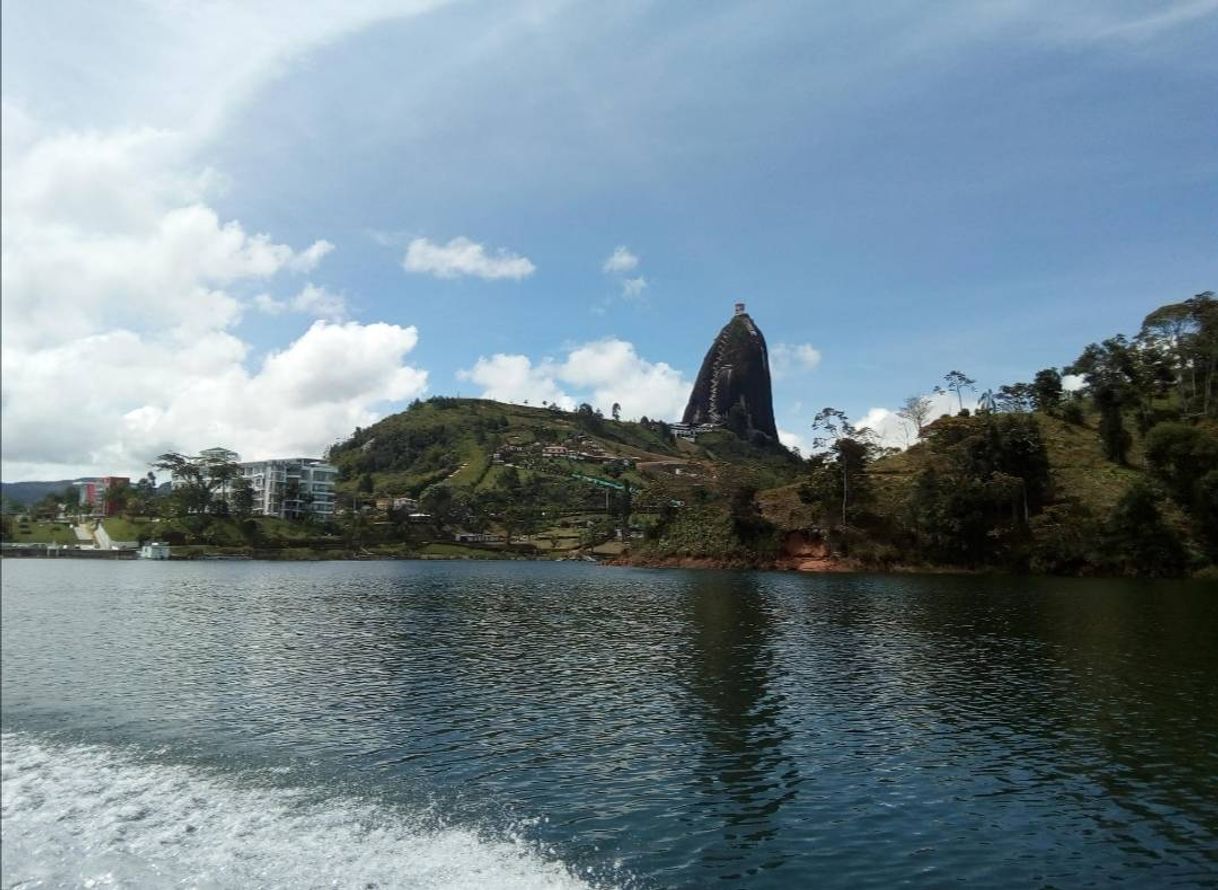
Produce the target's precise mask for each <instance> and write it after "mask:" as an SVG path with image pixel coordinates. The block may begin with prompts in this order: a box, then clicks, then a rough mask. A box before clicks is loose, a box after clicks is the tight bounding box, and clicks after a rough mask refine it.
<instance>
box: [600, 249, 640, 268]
mask: <svg viewBox="0 0 1218 890" xmlns="http://www.w3.org/2000/svg"><path fill="white" fill-rule="evenodd" d="M638 265H639V258H638V257H637V256H636V255H635V254H633V253H631V252H630V249H629V248H627V247H626V246H625V245H618V246H617V247H615V248H614V249H613V253H611V254H610V255H609V258H608V259H607V260H605V263H604V265H603V266H601V271H602V272H604V273H605V274H606V275H622V274H624V273H626V272H633V271H634V270H635V269H636V268H638Z"/></svg>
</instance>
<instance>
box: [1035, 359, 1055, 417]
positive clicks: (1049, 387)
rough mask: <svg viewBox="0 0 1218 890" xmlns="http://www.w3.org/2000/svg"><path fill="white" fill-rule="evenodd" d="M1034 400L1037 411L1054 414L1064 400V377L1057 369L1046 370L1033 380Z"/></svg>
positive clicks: (1037, 374)
mask: <svg viewBox="0 0 1218 890" xmlns="http://www.w3.org/2000/svg"><path fill="white" fill-rule="evenodd" d="M1032 399H1033V400H1034V401H1035V403H1036V410H1038V411H1045V412H1047V413H1052V412H1053V411H1055V410H1057V406H1058V405H1060V404H1061V400H1062V375H1061V373H1060V372H1058V370H1057V368H1044V369H1043V370H1040V371H1037V372H1036V377H1035V378H1033V380H1032Z"/></svg>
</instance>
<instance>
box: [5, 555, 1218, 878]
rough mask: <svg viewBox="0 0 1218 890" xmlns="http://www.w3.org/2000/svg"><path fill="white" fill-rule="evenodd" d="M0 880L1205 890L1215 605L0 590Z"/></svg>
mask: <svg viewBox="0 0 1218 890" xmlns="http://www.w3.org/2000/svg"><path fill="white" fill-rule="evenodd" d="M2 572H3V601H2V619H3V621H2V624H3V648H2V652H3V674H2V676H3V689H2V692H3V696H2V699H0V702H2V707H0V723H2V728H3V746H2V747H3V825H2V828H3V831H2V835H0V836H2V845H3V849H2V854H3V855H2V860H0V861H2V870H3V886H4V887H6V888H9V887H21V888H28V887H58V886H72V887H75V886H91V887H108V886H123V887H168V886H192V887H255V886H260V887H285V888H288V887H291V888H298V887H332V886H333V887H352V888H371V887H377V888H388V887H419V888H432V887H471V888H473V887H477V888H481V890H488V888H500V887H584V886H592V887H637V888H650V887H689V888H695V887H725V888H726V887H850V888H857V887H885V888H887V887H893V886H904V887H914V888H917V887H943V886H948V885H959V886H986V887H1013V888H1014V887H1018V888H1024V887H1107V886H1110V885H1112V884H1115V883H1117V882H1118V881H1119V882H1123V884H1124V886H1130V887H1200V886H1218V586H1215V585H1213V584H1210V585H1206V584H1190V583H1182V582H1177V583H1142V582H1124V581H1065V580H1063V581H1056V580H1044V579H1010V578H1008V579H1000V578H974V577H927V576H923V577H912V576H907V577H888V576H866V575H823V576H799V575H793V574H778V573H754V574H746V573H717V572H685V571H648V570H632V569H609V568H600V567H596V566H588V565H577V564H543V563H456V562H373V563H294V564H289V563H253V562H232V563H223V562H207V563H165V562H86V561H66V560H65V561H47V560H7V561H5V562H4V563H3V569H2Z"/></svg>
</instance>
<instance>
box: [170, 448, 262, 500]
mask: <svg viewBox="0 0 1218 890" xmlns="http://www.w3.org/2000/svg"><path fill="white" fill-rule="evenodd" d="M152 466H153V467H155V468H156V469H158V470H165V471H166V472H168V473H169V474H170V477H171V478H172V479H173V498H174V500H175V502H176V503H177V508H178V513H179V515H188V514H206V513H220V514H223V513H226V512H227V511H228V500H227V498H226V497H225V494H226V493H227V491H228V487H229V485H230V483H232V482H233V481H234V480H236V479H238V478H240V476H241V467H240V466H239V465H238V464H237V463H236V461H234V460H231V459H230V458H229V457H227V456H225V455H223V454H220V453H219V451H218V449H217V450H216V451H214V452H213V453H211V454H203V455H200V456H199V457H187V456H186V455H184V454H179V453H178V452H176V451H167V452H165V453H164V454H162V455H161V456H160V457H158V458H157V459H156V460H155V461H153V463H152Z"/></svg>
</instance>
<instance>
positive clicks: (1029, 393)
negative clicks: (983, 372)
mask: <svg viewBox="0 0 1218 890" xmlns="http://www.w3.org/2000/svg"><path fill="white" fill-rule="evenodd" d="M994 404H995V405H996V406H997V407H998V409H999V410H1001V411H1006V412H1008V413H1014V414H1027V413H1029V412H1031V411H1032V410H1033V409H1034V408H1035V407H1036V393H1035V389H1034V388H1033V386H1032V385H1031V384H1028V383H1012V384H1010V385H1009V386H1000V387H998V394H997V395H996V396H994Z"/></svg>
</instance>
